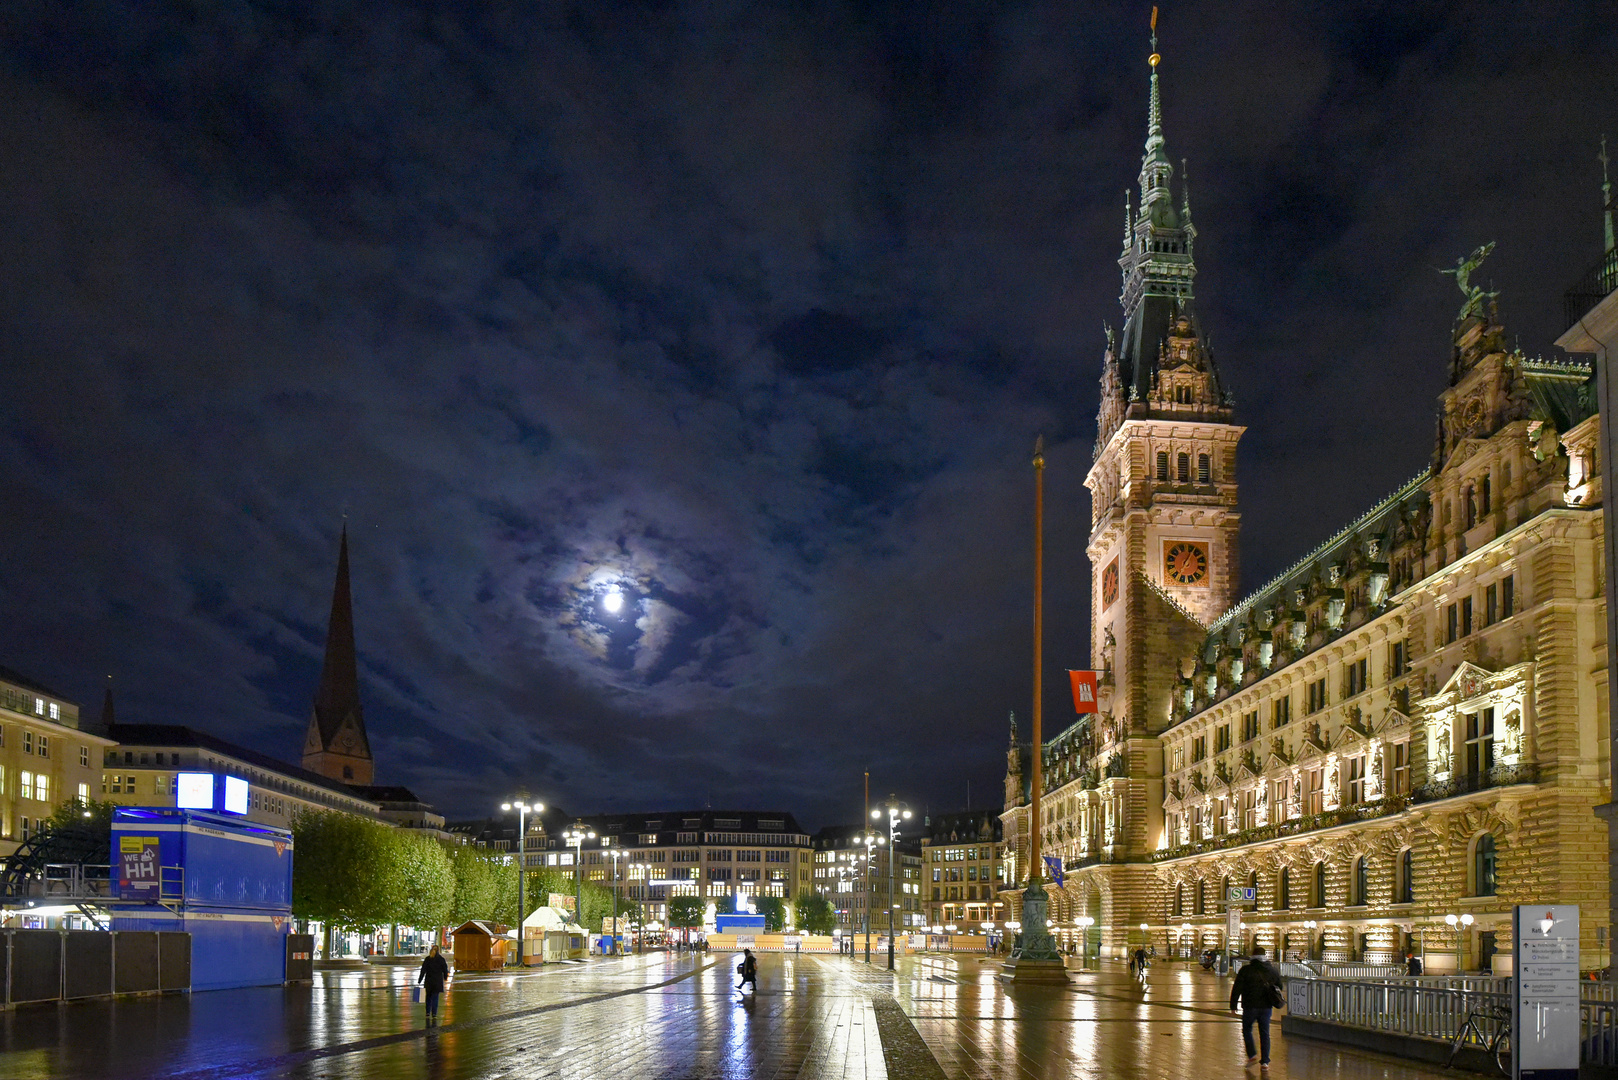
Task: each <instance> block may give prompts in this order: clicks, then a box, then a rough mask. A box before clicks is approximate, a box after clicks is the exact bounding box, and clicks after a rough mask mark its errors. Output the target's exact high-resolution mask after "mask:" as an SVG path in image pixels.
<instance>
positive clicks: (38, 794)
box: [34, 773, 51, 802]
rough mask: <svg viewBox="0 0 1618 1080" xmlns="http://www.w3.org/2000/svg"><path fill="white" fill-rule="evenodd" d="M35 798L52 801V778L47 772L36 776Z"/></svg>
mask: <svg viewBox="0 0 1618 1080" xmlns="http://www.w3.org/2000/svg"><path fill="white" fill-rule="evenodd" d="M34 798H36V799H38V800H39V801H40V802H50V801H51V778H50V777H49V776H47V775H46V774H45V773H40V774H39V775H38V776H36V777H34Z"/></svg>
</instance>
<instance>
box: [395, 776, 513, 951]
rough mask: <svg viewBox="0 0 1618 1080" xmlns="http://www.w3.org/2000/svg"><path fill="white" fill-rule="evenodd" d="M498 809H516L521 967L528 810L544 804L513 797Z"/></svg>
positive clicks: (509, 810) (507, 810)
mask: <svg viewBox="0 0 1618 1080" xmlns="http://www.w3.org/2000/svg"><path fill="white" fill-rule="evenodd" d="M500 809H502V810H504V811H505V812H506V813H508V814H509V813H511V812H512V811H513V810H515V811H517V966H518V967H522V966H523V955H522V947H523V940H522V923H523V917H524V916H525V915H527V914H528V913H527V912H526V911H525V910H523V909H524V908H525V907H526V906H527V905H526V903H525V898H524V895H523V880H524V879H525V878H527V877H528V812H529V811H530V810H532V811H533V812H534V813H536V814H543V813H544V812H545V804H544V803H532V804H530V803H528V802H525V801H524V800H522V799H513V800H512V801H511V802H507V803H501V804H500ZM395 951H397V950H395Z"/></svg>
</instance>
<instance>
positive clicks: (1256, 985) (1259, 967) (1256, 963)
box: [1230, 945, 1282, 1070]
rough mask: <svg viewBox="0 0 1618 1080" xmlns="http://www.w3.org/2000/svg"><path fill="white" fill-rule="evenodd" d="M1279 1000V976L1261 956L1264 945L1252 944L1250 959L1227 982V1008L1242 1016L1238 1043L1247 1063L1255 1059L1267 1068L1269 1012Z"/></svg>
mask: <svg viewBox="0 0 1618 1080" xmlns="http://www.w3.org/2000/svg"><path fill="white" fill-rule="evenodd" d="M1281 1002H1282V999H1281V975H1280V973H1279V972H1277V971H1276V970H1275V969H1274V968H1273V967H1271V966H1270V965H1269V962H1268V961H1266V960H1265V959H1264V947H1263V946H1262V945H1255V946H1253V958H1252V959H1251V960H1249V961H1248V962H1247V963H1246V964H1245V965H1243V967H1242V969H1241V970H1240V971H1238V972H1237V973H1236V978H1235V980H1234V981H1233V982H1232V983H1231V985H1230V1011H1231V1012H1233V1013H1236V1014H1237V1015H1239V1016H1240V1017H1241V1018H1242V1044H1243V1045H1244V1046H1245V1047H1246V1048H1247V1063H1248V1064H1249V1065H1251V1064H1253V1063H1254V1062H1255V1061H1256V1062H1258V1063H1259V1068H1261V1069H1265V1070H1268V1069H1269V1067H1270V1012H1271V1010H1273V1009H1274V1008H1275V1007H1276V1006H1278V1005H1280V1004H1281ZM1238 1006H1240V1007H1239V1008H1238ZM1255 1024H1256V1025H1258V1036H1259V1045H1258V1046H1257V1047H1255V1046H1254V1045H1253V1026H1254V1025H1255ZM1261 1052H1262V1054H1263V1057H1262V1058H1260V1056H1259V1055H1260V1053H1261Z"/></svg>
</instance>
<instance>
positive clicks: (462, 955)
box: [453, 919, 512, 972]
mask: <svg viewBox="0 0 1618 1080" xmlns="http://www.w3.org/2000/svg"><path fill="white" fill-rule="evenodd" d="M453 933H454V935H455V970H456V971H457V972H461V971H499V970H500V969H501V968H503V967H505V966H506V946H507V945H509V944H510V943H511V941H512V937H511V931H510V928H509V927H505V926H499V925H496V924H492V923H486V922H484V921H483V920H481V919H473V920H472V921H470V922H466V923H462V924H461V925H460V926H457V927H456V928H455V930H454V931H453Z"/></svg>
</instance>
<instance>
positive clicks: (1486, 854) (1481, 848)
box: [1472, 833, 1496, 896]
mask: <svg viewBox="0 0 1618 1080" xmlns="http://www.w3.org/2000/svg"><path fill="white" fill-rule="evenodd" d="M1495 859H1496V853H1495V847H1494V834H1492V833H1484V834H1483V835H1482V836H1480V837H1478V840H1477V844H1476V845H1474V846H1473V848H1472V886H1473V887H1472V895H1473V896H1493V895H1494V889H1495Z"/></svg>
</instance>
